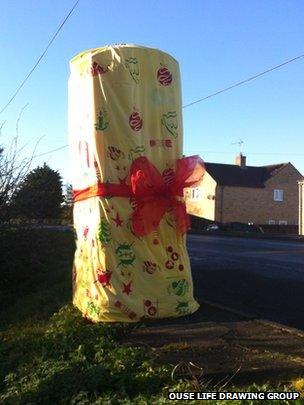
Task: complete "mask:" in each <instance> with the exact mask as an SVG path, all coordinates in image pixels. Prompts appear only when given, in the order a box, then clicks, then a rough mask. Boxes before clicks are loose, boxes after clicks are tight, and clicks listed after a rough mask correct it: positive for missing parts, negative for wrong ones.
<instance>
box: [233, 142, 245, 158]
mask: <svg viewBox="0 0 304 405" xmlns="http://www.w3.org/2000/svg"><path fill="white" fill-rule="evenodd" d="M231 145H239V148H240V155H242V154H243V145H244V141H243V140H242V139H239V140H238V141H237V142H232V143H231Z"/></svg>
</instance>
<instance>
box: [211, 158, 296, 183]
mask: <svg viewBox="0 0 304 405" xmlns="http://www.w3.org/2000/svg"><path fill="white" fill-rule="evenodd" d="M287 164H288V163H279V164H276V165H270V166H260V167H255V166H244V167H240V166H238V165H227V164H222V163H208V162H207V163H205V168H206V171H207V172H208V173H209V174H210V176H211V177H213V179H214V180H215V181H216V182H217V184H219V185H221V186H234V187H254V188H262V187H265V182H266V181H267V180H268V179H270V178H271V177H273V176H274V175H276V174H277V173H278V171H280V170H281V169H282V168H283V167H284V166H286V165H287Z"/></svg>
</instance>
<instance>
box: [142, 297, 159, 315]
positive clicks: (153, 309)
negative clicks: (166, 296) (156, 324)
mask: <svg viewBox="0 0 304 405" xmlns="http://www.w3.org/2000/svg"><path fill="white" fill-rule="evenodd" d="M144 310H145V313H146V314H148V315H149V316H155V315H156V314H157V302H152V301H150V300H145V301H144Z"/></svg>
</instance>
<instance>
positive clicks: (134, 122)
mask: <svg viewBox="0 0 304 405" xmlns="http://www.w3.org/2000/svg"><path fill="white" fill-rule="evenodd" d="M129 124H130V127H131V128H132V129H133V131H140V130H141V128H142V126H143V120H142V118H141V117H140V115H139V113H138V112H137V111H134V112H133V113H132V114H131V115H130V117H129Z"/></svg>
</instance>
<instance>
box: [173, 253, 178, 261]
mask: <svg viewBox="0 0 304 405" xmlns="http://www.w3.org/2000/svg"><path fill="white" fill-rule="evenodd" d="M178 258H179V255H178V253H176V252H173V253H172V255H171V259H172V260H174V261H175V262H176V260H178Z"/></svg>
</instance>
